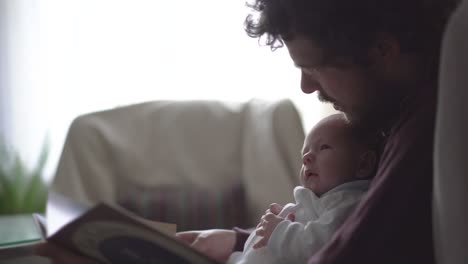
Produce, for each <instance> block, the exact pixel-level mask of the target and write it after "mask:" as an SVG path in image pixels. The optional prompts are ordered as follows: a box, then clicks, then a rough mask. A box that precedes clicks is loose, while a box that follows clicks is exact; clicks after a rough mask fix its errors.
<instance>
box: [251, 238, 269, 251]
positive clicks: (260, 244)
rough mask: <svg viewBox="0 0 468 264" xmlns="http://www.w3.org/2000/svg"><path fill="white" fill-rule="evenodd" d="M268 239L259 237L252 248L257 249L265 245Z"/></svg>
mask: <svg viewBox="0 0 468 264" xmlns="http://www.w3.org/2000/svg"><path fill="white" fill-rule="evenodd" d="M267 242H268V239H266V238H262V239H260V240H259V241H258V242H257V243H256V244H255V245H253V248H254V249H259V248H262V247H265V246H266V245H267Z"/></svg>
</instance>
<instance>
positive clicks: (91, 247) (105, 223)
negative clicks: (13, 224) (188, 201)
mask: <svg viewBox="0 0 468 264" xmlns="http://www.w3.org/2000/svg"><path fill="white" fill-rule="evenodd" d="M48 213H49V212H48ZM49 218H50V217H49V216H48V218H47V222H49ZM73 218H74V219H73V220H71V221H70V220H67V223H66V224H65V225H63V226H61V227H58V228H56V230H50V229H49V230H47V234H48V237H47V238H45V240H48V241H50V242H53V243H56V244H58V245H60V246H63V247H64V248H67V249H69V250H71V251H73V252H75V253H77V254H80V255H84V256H87V257H90V258H92V259H94V260H96V261H98V262H99V263H112V264H121V263H122V264H123V263H125V264H127V263H135V264H153V263H162V264H164V263H167V264H172V263H174V264H175V263H177V264H184V263H187V264H188V263H200V264H205V263H206V264H216V263H218V262H216V261H215V260H213V259H211V258H209V257H208V256H205V255H203V254H202V253H200V252H198V251H196V250H194V249H193V248H191V247H190V246H189V245H187V244H186V243H184V242H182V241H180V240H178V239H177V238H175V237H174V235H175V232H176V226H175V225H174V224H167V223H160V222H152V221H148V220H145V219H143V218H140V217H138V216H136V215H134V214H132V213H130V212H128V211H126V210H125V209H123V208H120V207H117V206H113V205H112V206H111V205H108V204H105V203H101V204H98V205H96V206H94V207H92V208H91V209H89V210H85V211H84V212H80V213H76V214H75V216H74V217H73ZM51 219H52V218H51ZM39 222H40V221H39ZM35 223H38V222H35ZM48 224H49V223H48ZM49 227H50V225H49ZM42 228H43V230H45V229H46V228H45V224H44V223H43V224H42ZM44 236H45V233H44ZM37 241H39V240H37ZM0 252H1V247H0Z"/></svg>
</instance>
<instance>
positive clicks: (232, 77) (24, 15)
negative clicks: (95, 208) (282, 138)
mask: <svg viewBox="0 0 468 264" xmlns="http://www.w3.org/2000/svg"><path fill="white" fill-rule="evenodd" d="M0 12H1V14H0V19H1V21H0V25H1V26H0V38H1V41H0V45H1V46H0V57H1V62H0V63H1V64H0V131H1V134H2V137H3V138H4V140H5V142H7V143H8V144H9V145H11V146H12V147H13V148H14V149H16V150H17V151H18V152H19V153H20V155H21V156H22V157H23V159H24V160H25V162H26V163H27V164H29V163H30V164H35V163H36V162H37V159H38V157H39V154H40V151H41V146H42V145H43V142H44V140H45V139H46V138H48V141H49V146H50V149H49V158H48V162H47V164H46V166H45V173H44V175H45V178H46V179H49V180H50V179H51V177H52V175H53V173H54V170H55V168H56V165H57V162H58V158H59V156H60V153H61V150H62V147H63V142H64V139H65V136H66V133H67V130H68V127H69V125H70V123H71V121H72V120H73V119H74V118H75V117H76V116H78V115H80V114H84V113H88V112H92V111H97V110H103V109H108V108H113V107H116V106H123V105H128V104H133V103H138V102H144V101H152V100H162V99H174V100H194V99H215V100H223V101H248V100H250V99H252V98H260V99H267V100H276V99H281V98H290V99H292V100H293V102H294V103H295V104H296V106H297V107H298V108H299V109H300V112H301V116H302V119H303V124H304V128H305V129H306V130H307V129H309V128H311V126H313V124H314V123H315V122H316V121H317V120H318V119H319V118H320V117H321V116H323V115H324V114H325V113H326V112H328V111H330V109H329V108H328V107H327V106H325V105H322V104H321V103H319V102H318V100H317V98H316V96H315V95H305V94H302V92H301V90H300V83H299V77H300V72H299V70H298V69H296V68H295V67H294V65H293V63H292V61H291V60H290V58H289V56H288V53H287V50H286V49H285V48H283V49H278V50H276V51H274V52H272V51H271V50H270V48H269V47H265V46H261V45H259V43H258V40H257V39H251V38H249V37H248V36H247V35H246V34H245V32H244V29H243V22H244V19H245V16H246V14H247V13H248V8H247V7H246V5H245V1H244V0H236V1H219V0H199V1H193V0H179V1H161V0H0Z"/></svg>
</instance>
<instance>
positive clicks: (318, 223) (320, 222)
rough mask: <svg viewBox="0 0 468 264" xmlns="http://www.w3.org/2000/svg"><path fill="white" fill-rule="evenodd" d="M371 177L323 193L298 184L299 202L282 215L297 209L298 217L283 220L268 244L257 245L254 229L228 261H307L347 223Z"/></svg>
mask: <svg viewBox="0 0 468 264" xmlns="http://www.w3.org/2000/svg"><path fill="white" fill-rule="evenodd" d="M369 184H370V181H368V180H360V181H352V182H348V183H344V184H341V185H339V186H337V187H335V188H333V189H332V190H330V191H328V192H327V193H325V194H323V195H322V196H321V197H317V195H315V194H314V193H313V192H312V191H311V190H309V189H307V188H304V187H302V186H297V187H296V188H294V199H295V201H296V203H295V204H293V203H290V204H287V205H285V206H284V207H283V210H282V211H281V212H280V214H279V215H280V216H281V217H286V216H287V215H288V214H289V213H291V212H294V216H295V220H294V222H291V221H289V220H284V221H282V222H280V223H279V224H278V225H277V226H276V228H275V230H274V231H273V233H272V234H271V237H270V240H269V241H268V244H267V246H266V247H263V248H259V249H253V245H254V244H255V243H257V242H258V241H259V240H260V239H261V237H260V236H257V235H255V231H254V232H252V233H251V234H250V236H249V238H248V239H247V241H246V242H245V244H244V251H243V252H234V253H233V254H232V255H231V256H230V258H229V260H228V262H227V263H228V264H249V263H252V264H261V263H286V264H287V263H307V260H308V259H309V258H310V257H311V256H312V255H313V254H315V252H317V251H318V250H319V249H320V248H321V247H322V246H323V245H325V243H326V242H328V241H329V240H330V239H331V237H332V235H333V234H334V232H335V231H336V230H337V229H338V228H339V227H340V226H341V225H342V224H343V222H344V221H345V220H346V218H347V217H348V215H349V214H350V213H351V212H352V211H353V209H354V208H355V206H356V205H357V204H358V203H359V201H360V199H361V198H362V196H363V195H364V194H365V193H366V191H367V190H368V188H369Z"/></svg>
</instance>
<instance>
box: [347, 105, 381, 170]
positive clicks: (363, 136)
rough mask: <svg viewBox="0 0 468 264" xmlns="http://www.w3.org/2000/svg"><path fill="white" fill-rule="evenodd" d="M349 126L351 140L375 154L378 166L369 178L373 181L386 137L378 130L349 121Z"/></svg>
mask: <svg viewBox="0 0 468 264" xmlns="http://www.w3.org/2000/svg"><path fill="white" fill-rule="evenodd" d="M342 115H343V118H344V119H345V120H348V119H347V118H346V116H345V115H344V114H342ZM347 124H348V129H349V132H350V136H351V138H352V139H354V140H356V142H357V143H358V144H359V145H361V146H363V147H364V149H365V150H366V151H372V152H374V153H375V156H376V164H375V166H374V170H373V171H372V173H370V176H369V177H368V178H367V179H372V178H373V177H374V176H375V174H376V173H377V168H378V163H379V161H380V157H381V155H382V152H383V150H384V146H385V140H386V136H385V134H384V133H382V131H381V130H378V129H371V128H367V127H366V128H364V127H361V126H357V125H355V124H352V123H350V122H349V121H347Z"/></svg>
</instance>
